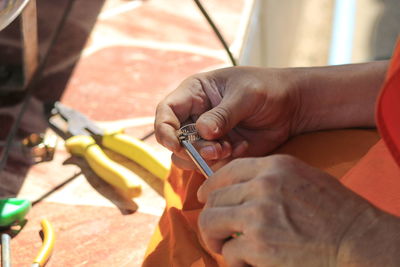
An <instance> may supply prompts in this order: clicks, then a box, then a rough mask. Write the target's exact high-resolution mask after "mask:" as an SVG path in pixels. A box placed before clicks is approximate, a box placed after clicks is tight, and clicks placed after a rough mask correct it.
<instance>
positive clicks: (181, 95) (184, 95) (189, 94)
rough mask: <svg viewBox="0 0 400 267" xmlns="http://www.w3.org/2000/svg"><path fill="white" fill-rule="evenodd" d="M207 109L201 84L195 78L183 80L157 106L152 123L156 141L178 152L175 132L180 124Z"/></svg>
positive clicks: (207, 101) (207, 102) (206, 99)
mask: <svg viewBox="0 0 400 267" xmlns="http://www.w3.org/2000/svg"><path fill="white" fill-rule="evenodd" d="M209 108H210V102H209V100H208V98H207V95H206V94H205V93H204V90H203V89H202V85H201V83H200V82H199V81H198V80H197V79H195V78H190V79H187V80H185V81H184V82H182V83H181V85H180V86H179V87H178V88H177V89H176V90H175V91H173V92H172V93H171V94H169V95H168V96H167V97H166V98H165V100H163V101H162V102H161V103H160V104H159V105H158V106H157V110H156V119H155V123H154V128H155V134H156V138H157V141H158V142H159V143H160V144H162V145H163V146H165V147H167V148H168V149H170V150H171V151H173V152H179V151H180V150H181V149H180V146H179V141H178V139H177V137H176V131H177V130H178V129H179V127H180V126H181V123H182V122H184V121H186V120H188V119H189V118H190V117H191V116H192V115H198V114H201V113H204V112H205V111H206V110H208V109H209Z"/></svg>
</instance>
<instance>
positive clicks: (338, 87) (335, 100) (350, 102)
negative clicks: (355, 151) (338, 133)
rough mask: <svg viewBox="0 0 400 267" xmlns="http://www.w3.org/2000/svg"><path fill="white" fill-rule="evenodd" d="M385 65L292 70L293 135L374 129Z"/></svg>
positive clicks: (375, 63)
mask: <svg viewBox="0 0 400 267" xmlns="http://www.w3.org/2000/svg"><path fill="white" fill-rule="evenodd" d="M386 67H387V62H384V61H381V62H371V63H364V64H353V65H343V66H329V67H314V68H297V69H294V70H293V73H294V76H295V77H296V78H295V80H296V81H297V90H298V91H299V93H298V95H299V111H298V119H297V125H295V129H294V133H295V134H299V133H303V132H310V131H316V130H326V129H340V128H354V127H375V115H374V112H375V101H376V98H377V95H378V92H379V89H380V87H381V85H382V83H383V80H384V77H385V72H386Z"/></svg>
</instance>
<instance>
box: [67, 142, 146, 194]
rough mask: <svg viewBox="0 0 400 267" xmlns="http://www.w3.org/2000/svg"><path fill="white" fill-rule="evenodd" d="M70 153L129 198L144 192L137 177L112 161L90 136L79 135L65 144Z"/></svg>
mask: <svg viewBox="0 0 400 267" xmlns="http://www.w3.org/2000/svg"><path fill="white" fill-rule="evenodd" d="M65 146H66V148H67V149H68V151H69V152H70V153H72V154H74V155H78V156H81V157H84V158H85V159H86V161H87V162H88V163H89V165H90V167H91V168H92V169H93V171H94V172H95V173H96V174H97V175H98V176H99V177H100V178H102V179H103V180H105V181H106V182H108V183H109V184H111V185H113V186H115V187H117V188H119V189H120V190H121V191H122V192H123V193H124V194H125V195H126V196H128V197H131V198H132V197H137V196H139V195H140V193H141V192H142V189H141V186H140V185H139V184H138V182H137V179H138V178H137V176H136V175H135V174H134V173H132V172H131V171H130V170H128V169H127V168H125V167H124V166H122V165H120V164H118V163H116V162H114V161H112V160H111V159H110V158H109V157H108V156H107V155H106V154H105V153H104V152H103V150H102V149H101V148H100V147H99V146H98V145H97V144H96V142H95V140H94V139H93V138H92V137H90V136H84V135H77V136H73V137H71V138H69V139H68V140H67V141H66V142H65Z"/></svg>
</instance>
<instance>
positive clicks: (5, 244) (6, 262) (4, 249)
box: [1, 233, 11, 267]
mask: <svg viewBox="0 0 400 267" xmlns="http://www.w3.org/2000/svg"><path fill="white" fill-rule="evenodd" d="M10 241H11V237H10V235H9V234H5V233H4V234H1V267H11V248H10Z"/></svg>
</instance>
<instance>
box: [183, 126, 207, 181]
mask: <svg viewBox="0 0 400 267" xmlns="http://www.w3.org/2000/svg"><path fill="white" fill-rule="evenodd" d="M177 134H178V138H179V141H180V142H181V144H182V146H183V147H184V148H185V151H186V153H187V154H188V155H189V157H190V158H191V159H192V160H193V162H194V163H195V164H196V166H197V167H198V168H199V170H200V171H201V173H202V174H203V175H204V176H205V177H207V178H208V177H210V176H211V175H212V174H213V173H214V172H213V171H212V170H211V168H210V166H208V164H207V163H206V161H205V160H204V159H203V157H202V156H200V154H199V152H198V151H197V149H196V148H195V147H194V146H193V144H192V142H195V141H198V140H201V137H200V135H199V134H198V132H197V129H196V127H195V124H194V123H190V124H186V125H185V126H183V127H181V128H180V129H179V130H178V132H177Z"/></svg>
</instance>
